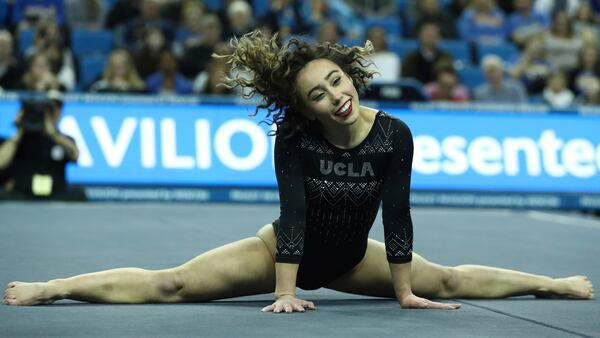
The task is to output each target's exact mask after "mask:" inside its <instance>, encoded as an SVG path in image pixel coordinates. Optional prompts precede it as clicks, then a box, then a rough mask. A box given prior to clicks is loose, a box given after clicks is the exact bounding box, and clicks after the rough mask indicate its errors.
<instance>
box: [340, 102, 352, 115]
mask: <svg viewBox="0 0 600 338" xmlns="http://www.w3.org/2000/svg"><path fill="white" fill-rule="evenodd" d="M349 108H350V101H348V102H346V104H345V105H344V106H343V107H342V108H340V110H339V114H344V113H346V112H347V111H348V109H349Z"/></svg>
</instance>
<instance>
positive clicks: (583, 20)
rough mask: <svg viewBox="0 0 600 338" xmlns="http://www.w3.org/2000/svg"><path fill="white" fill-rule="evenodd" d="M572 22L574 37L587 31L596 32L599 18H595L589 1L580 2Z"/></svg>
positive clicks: (599, 21)
mask: <svg viewBox="0 0 600 338" xmlns="http://www.w3.org/2000/svg"><path fill="white" fill-rule="evenodd" d="M573 21H574V22H573V30H574V31H575V34H576V35H579V34H581V33H582V32H583V31H588V30H592V31H596V32H597V31H598V29H599V28H598V24H599V23H600V17H598V16H596V14H595V13H594V10H593V9H592V5H591V4H590V2H589V1H581V2H580V4H579V7H578V8H577V11H576V13H575V15H574V16H573Z"/></svg>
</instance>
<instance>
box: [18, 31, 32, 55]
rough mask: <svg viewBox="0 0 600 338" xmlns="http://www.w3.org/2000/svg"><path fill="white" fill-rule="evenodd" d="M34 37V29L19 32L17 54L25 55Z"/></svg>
mask: <svg viewBox="0 0 600 338" xmlns="http://www.w3.org/2000/svg"><path fill="white" fill-rule="evenodd" d="M34 37H35V29H25V30H23V31H21V34H20V35H19V53H20V54H21V55H25V52H27V49H29V47H31V45H32V44H33V38H34Z"/></svg>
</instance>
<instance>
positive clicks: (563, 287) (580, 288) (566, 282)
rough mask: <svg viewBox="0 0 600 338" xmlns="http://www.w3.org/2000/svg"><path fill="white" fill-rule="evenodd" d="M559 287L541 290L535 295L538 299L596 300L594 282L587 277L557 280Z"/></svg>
mask: <svg viewBox="0 0 600 338" xmlns="http://www.w3.org/2000/svg"><path fill="white" fill-rule="evenodd" d="M554 281H555V282H556V283H557V287H556V288H555V289H554V290H552V291H550V290H540V291H539V292H537V293H536V294H535V296H536V297H538V298H567V299H594V297H595V291H594V286H593V285H592V282H590V280H589V279H588V278H587V277H586V276H571V277H566V278H556V279H554Z"/></svg>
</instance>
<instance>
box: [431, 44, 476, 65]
mask: <svg viewBox="0 0 600 338" xmlns="http://www.w3.org/2000/svg"><path fill="white" fill-rule="evenodd" d="M439 47H440V48H441V49H442V50H444V51H446V52H448V53H449V54H450V55H452V57H453V58H454V60H455V61H462V62H464V63H467V64H471V63H472V62H471V49H470V48H469V43H468V42H466V41H460V40H442V41H440V43H439Z"/></svg>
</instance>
